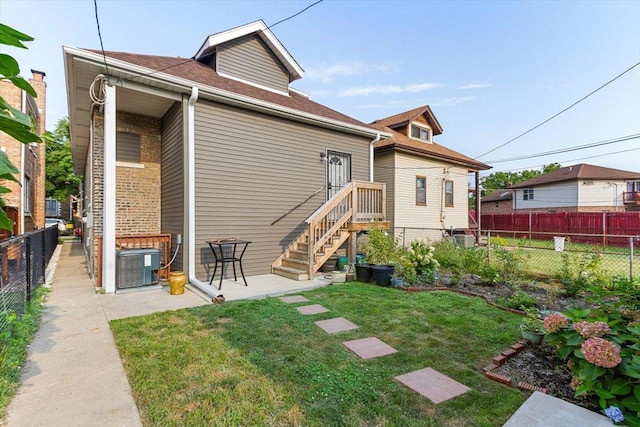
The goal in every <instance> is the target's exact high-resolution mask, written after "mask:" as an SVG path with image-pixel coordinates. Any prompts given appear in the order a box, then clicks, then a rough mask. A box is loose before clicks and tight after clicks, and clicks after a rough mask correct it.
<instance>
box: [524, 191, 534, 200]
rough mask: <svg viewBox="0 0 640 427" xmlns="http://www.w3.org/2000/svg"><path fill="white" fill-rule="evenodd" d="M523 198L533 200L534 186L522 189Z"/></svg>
mask: <svg viewBox="0 0 640 427" xmlns="http://www.w3.org/2000/svg"><path fill="white" fill-rule="evenodd" d="M522 200H533V188H525V189H524V190H522Z"/></svg>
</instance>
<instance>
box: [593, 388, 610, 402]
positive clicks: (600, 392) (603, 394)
mask: <svg viewBox="0 0 640 427" xmlns="http://www.w3.org/2000/svg"><path fill="white" fill-rule="evenodd" d="M596 394H597V395H598V397H600V400H601V401H602V399H615V396H614V395H613V394H611V393H609V392H608V391H607V390H605V389H603V388H596Z"/></svg>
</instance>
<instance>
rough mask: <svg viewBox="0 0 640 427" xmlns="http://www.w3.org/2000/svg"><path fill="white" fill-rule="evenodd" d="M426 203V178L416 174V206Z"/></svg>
mask: <svg viewBox="0 0 640 427" xmlns="http://www.w3.org/2000/svg"><path fill="white" fill-rule="evenodd" d="M426 205H427V178H426V177H424V176H416V206H426Z"/></svg>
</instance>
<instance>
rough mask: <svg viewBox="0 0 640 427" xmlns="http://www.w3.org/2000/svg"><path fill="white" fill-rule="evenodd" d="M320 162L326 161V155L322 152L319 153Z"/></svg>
mask: <svg viewBox="0 0 640 427" xmlns="http://www.w3.org/2000/svg"><path fill="white" fill-rule="evenodd" d="M320 160H322V161H323V162H326V161H327V153H325V152H324V151H321V152H320Z"/></svg>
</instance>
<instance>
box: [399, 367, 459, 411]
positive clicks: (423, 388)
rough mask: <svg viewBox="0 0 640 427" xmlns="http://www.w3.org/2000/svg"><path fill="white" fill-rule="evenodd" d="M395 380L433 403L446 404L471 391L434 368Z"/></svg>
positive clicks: (414, 372)
mask: <svg viewBox="0 0 640 427" xmlns="http://www.w3.org/2000/svg"><path fill="white" fill-rule="evenodd" d="M395 378H396V380H398V381H400V382H401V383H402V384H404V385H406V386H407V387H409V388H410V389H411V390H413V391H415V392H417V393H419V394H421V395H423V396H424V397H426V398H427V399H429V400H431V401H432V402H433V403H440V402H444V401H445V400H449V399H451V398H452V397H456V396H459V395H461V394H464V393H466V392H467V391H469V390H471V389H470V388H469V387H467V386H466V385H464V384H460V383H459V382H457V381H455V380H453V379H451V378H449V377H448V376H446V375H443V374H441V373H440V372H438V371H436V370H435V369H432V368H425V369H420V370H418V371H413V372H409V373H408V374H404V375H399V376H397V377H395Z"/></svg>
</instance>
